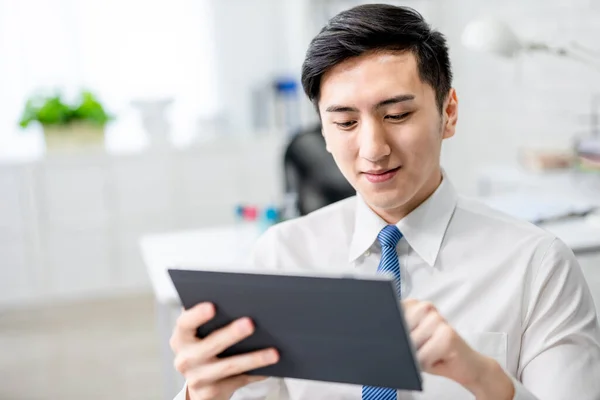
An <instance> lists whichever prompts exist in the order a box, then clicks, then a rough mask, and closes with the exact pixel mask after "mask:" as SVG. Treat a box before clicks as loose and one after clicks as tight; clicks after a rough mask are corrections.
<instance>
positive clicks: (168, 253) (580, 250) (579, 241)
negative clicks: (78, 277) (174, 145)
mask: <svg viewBox="0 0 600 400" xmlns="http://www.w3.org/2000/svg"><path fill="white" fill-rule="evenodd" d="M544 228H545V229H547V230H548V231H550V232H552V233H554V234H555V235H556V236H558V237H560V238H561V239H562V240H563V241H564V242H565V243H566V244H567V245H568V246H570V247H571V248H572V249H573V251H574V252H575V253H576V254H577V256H578V258H579V260H580V263H581V265H582V268H583V269H584V274H585V275H586V279H587V280H588V282H589V284H590V287H591V288H592V291H593V293H594V297H595V302H596V307H597V308H598V309H599V310H600V225H598V226H596V225H594V224H591V223H589V222H587V221H586V220H585V219H575V220H568V221H561V222H554V223H551V224H546V225H544ZM259 234H260V232H259V231H258V230H257V228H256V227H255V226H253V225H240V226H236V225H229V226H220V227H213V228H206V229H200V230H192V231H182V232H172V233H165V234H155V235H148V236H145V237H143V238H142V240H141V243H140V245H141V249H142V255H143V259H144V261H145V263H146V266H147V269H148V274H149V276H150V280H151V283H152V287H153V289H154V293H155V295H156V310H157V324H158V330H159V333H160V347H161V357H162V360H163V368H164V376H165V394H164V396H165V399H172V398H173V397H174V396H175V394H177V392H178V391H179V390H181V387H182V385H183V383H184V380H183V378H182V377H181V376H180V375H179V374H178V373H177V372H176V371H175V370H174V368H173V354H172V352H171V349H170V347H169V338H170V336H171V332H172V328H173V326H174V324H175V320H176V318H177V316H178V315H179V313H180V312H181V306H180V304H179V299H178V296H177V292H176V291H175V288H174V287H173V284H172V282H171V280H170V278H169V276H168V274H167V268H169V267H172V266H177V267H180V268H186V267H190V268H191V267H196V268H203V269H219V270H227V269H228V268H236V269H237V270H239V269H240V267H242V268H243V267H244V266H249V263H248V262H247V256H248V255H249V253H250V251H251V249H252V247H253V244H254V243H255V241H256V239H257V238H258V236H259ZM231 243H237V244H238V246H237V250H233V251H232V249H231Z"/></svg>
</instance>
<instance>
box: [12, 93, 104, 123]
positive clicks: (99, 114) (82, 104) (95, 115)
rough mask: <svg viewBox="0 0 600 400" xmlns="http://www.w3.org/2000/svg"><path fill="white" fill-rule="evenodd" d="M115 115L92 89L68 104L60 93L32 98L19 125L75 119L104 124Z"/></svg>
mask: <svg viewBox="0 0 600 400" xmlns="http://www.w3.org/2000/svg"><path fill="white" fill-rule="evenodd" d="M113 118H114V117H113V116H111V115H109V114H108V113H107V112H106V111H105V110H104V107H103V106H102V104H101V103H100V102H99V101H98V99H97V98H96V97H95V96H94V94H93V93H92V92H90V91H82V92H81V94H80V96H79V98H78V99H77V101H76V102H75V103H74V104H67V103H66V102H65V101H64V100H63V98H62V95H61V94H60V93H57V94H54V95H51V96H43V95H37V96H34V97H32V98H30V99H29V100H28V101H27V103H26V104H25V108H24V110H23V113H22V115H21V120H20V122H19V125H20V126H21V127H23V128H26V127H27V126H28V125H29V124H30V123H32V122H34V121H37V122H39V123H40V124H42V125H66V124H69V123H71V122H74V121H86V122H89V123H91V124H94V125H98V126H103V125H105V124H106V123H107V122H108V121H110V120H111V119H113Z"/></svg>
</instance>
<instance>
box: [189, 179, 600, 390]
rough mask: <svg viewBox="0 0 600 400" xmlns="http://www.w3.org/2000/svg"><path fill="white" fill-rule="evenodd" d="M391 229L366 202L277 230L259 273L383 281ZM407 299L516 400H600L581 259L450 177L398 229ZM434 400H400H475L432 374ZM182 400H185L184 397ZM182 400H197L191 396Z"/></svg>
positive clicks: (347, 203)
mask: <svg viewBox="0 0 600 400" xmlns="http://www.w3.org/2000/svg"><path fill="white" fill-rule="evenodd" d="M385 225H386V223H385V221H383V220H382V219H381V218H380V217H379V216H377V214H375V213H374V212H373V211H371V209H370V208H369V207H368V206H367V205H366V204H365V203H364V201H363V200H362V199H361V198H360V197H359V196H356V197H352V198H350V199H346V200H343V201H341V202H338V203H335V204H333V205H330V206H327V207H325V208H322V209H320V210H318V211H316V212H313V213H312V214H309V215H307V216H305V217H301V218H298V219H295V220H292V221H287V222H284V223H281V224H278V225H276V226H274V227H272V228H271V229H270V230H269V231H267V232H266V233H265V234H264V235H263V236H262V237H261V238H260V239H259V242H258V243H257V246H256V249H255V252H254V257H253V262H254V264H255V265H256V266H257V267H259V268H261V269H262V268H268V269H274V270H281V269H285V270H286V271H292V272H293V271H294V270H296V271H302V272H306V270H318V271H323V269H326V271H327V272H334V273H337V272H340V273H348V271H354V272H359V273H362V272H366V273H373V274H375V273H376V271H377V266H378V263H379V259H380V247H379V244H378V243H377V240H376V237H377V234H378V233H379V231H380V230H381V229H382V228H383V227H384V226H385ZM397 226H398V228H399V229H400V232H402V234H403V236H404V237H403V238H402V240H401V241H400V243H399V244H398V248H397V250H398V256H399V260H400V268H401V275H402V298H404V299H406V298H415V299H419V300H427V301H430V302H432V303H433V304H435V306H436V307H437V308H438V310H439V312H440V313H441V315H442V316H443V317H444V318H445V319H446V320H447V321H448V322H449V323H450V324H451V325H452V326H453V327H454V329H455V330H456V331H457V332H458V333H459V334H460V335H461V336H462V337H463V338H464V339H465V340H466V341H467V343H469V344H470V345H471V347H472V348H474V349H475V350H476V351H478V352H480V353H482V354H485V355H487V356H489V357H492V358H494V359H495V360H496V361H497V362H498V363H499V364H500V365H501V366H502V367H503V368H504V369H505V371H506V372H507V373H508V374H510V376H511V377H512V379H513V382H514V384H515V388H516V396H515V399H519V400H525V399H527V400H529V399H540V400H565V399H577V400H598V399H600V327H599V325H598V319H597V315H596V310H595V309H594V304H593V301H592V297H591V294H590V291H589V289H588V286H587V285H586V282H585V280H584V277H583V274H582V272H581V269H580V267H579V264H578V263H577V260H576V259H575V257H574V255H573V253H572V252H571V250H570V249H569V248H567V247H566V246H565V245H564V244H563V243H562V242H561V241H560V240H558V239H557V238H556V237H554V236H553V235H552V234H550V233H548V232H546V231H544V230H542V229H540V228H539V227H536V226H534V225H532V224H529V223H527V222H522V221H519V220H515V219H513V218H511V217H508V216H506V215H504V214H502V213H500V212H497V211H494V210H492V209H490V208H488V207H486V206H484V205H483V204H481V203H479V202H476V201H473V200H468V199H465V198H462V197H459V196H457V194H456V192H455V190H454V188H453V186H452V184H451V183H450V181H449V180H448V179H447V177H446V176H444V180H443V182H442V184H441V185H440V186H439V187H438V189H437V190H436V192H435V193H434V194H433V195H432V196H431V197H430V198H429V199H427V200H426V201H425V202H424V203H423V204H421V205H420V206H419V207H418V208H417V209H415V210H414V211H413V212H412V213H410V214H409V215H407V216H406V217H405V218H404V219H402V220H401V221H400V222H399V223H398V224H397ZM423 389H424V390H423V392H404V391H399V392H398V399H399V400H403V399H414V400H417V399H427V400H429V399H431V400H433V399H435V400H439V399H452V400H460V399H473V398H474V396H473V395H471V393H470V392H468V391H467V390H466V389H464V388H463V387H462V386H460V385H459V384H457V383H455V382H453V381H451V380H449V379H446V378H442V377H438V376H433V375H429V374H423ZM179 396H181V397H179ZM179 396H178V397H179V398H181V399H185V390H184V391H182V393H181V394H180V395H179ZM266 398H275V399H281V400H342V399H343V400H351V399H356V400H360V399H361V387H360V386H357V385H348V384H336V383H327V382H315V381H306V380H298V379H280V378H269V379H267V380H265V381H262V382H258V383H254V384H251V385H249V386H247V387H245V388H242V389H240V390H238V391H237V392H236V393H235V394H234V395H233V397H232V399H234V400H259V399H260V400H263V399H266Z"/></svg>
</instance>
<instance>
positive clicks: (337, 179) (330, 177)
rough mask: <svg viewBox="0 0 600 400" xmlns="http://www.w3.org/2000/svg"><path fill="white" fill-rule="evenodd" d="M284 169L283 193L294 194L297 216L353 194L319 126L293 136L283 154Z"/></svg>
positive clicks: (352, 189)
mask: <svg viewBox="0 0 600 400" xmlns="http://www.w3.org/2000/svg"><path fill="white" fill-rule="evenodd" d="M284 167H285V183H286V191H287V192H288V193H295V194H296V195H297V204H296V205H297V210H298V212H299V214H300V215H306V214H308V213H310V212H312V211H315V210H317V209H319V208H321V207H324V206H326V205H329V204H332V203H335V202H336V201H339V200H343V199H345V198H347V197H350V196H354V195H355V194H356V191H355V190H354V188H353V187H352V186H351V185H350V184H349V183H348V181H347V180H346V178H344V176H343V175H342V173H341V172H340V170H339V169H338V167H337V165H336V164H335V161H334V159H333V157H332V156H331V154H329V153H328V152H327V149H326V147H325V139H324V138H323V135H322V134H321V126H320V125H319V126H316V127H314V128H312V129H307V130H304V131H302V132H300V133H298V134H297V135H296V136H294V138H293V139H292V140H291V141H290V143H289V144H288V147H287V149H286V152H285V155H284Z"/></svg>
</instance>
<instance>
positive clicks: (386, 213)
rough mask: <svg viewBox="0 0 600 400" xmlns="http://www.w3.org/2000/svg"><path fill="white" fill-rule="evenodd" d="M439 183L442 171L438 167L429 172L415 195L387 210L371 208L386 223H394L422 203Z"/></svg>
mask: <svg viewBox="0 0 600 400" xmlns="http://www.w3.org/2000/svg"><path fill="white" fill-rule="evenodd" d="M441 183H442V171H441V170H440V169H439V168H438V169H436V171H435V172H434V173H433V174H431V177H429V178H428V179H427V181H426V182H425V183H424V184H423V186H421V188H420V189H419V190H418V191H417V193H415V195H414V196H413V197H411V198H410V200H408V201H407V202H406V203H404V204H403V205H401V206H400V207H397V208H394V209H389V210H378V209H373V211H374V212H375V213H376V214H377V215H379V216H380V217H381V218H382V219H383V220H384V221H385V222H387V223H388V224H392V225H395V224H397V223H398V222H399V221H400V220H401V219H402V218H404V217H406V216H407V215H408V214H410V213H411V212H412V211H413V210H414V209H416V208H417V207H419V206H420V205H421V204H423V203H424V202H425V200H427V199H428V198H429V197H430V196H431V195H432V194H433V193H434V192H435V191H436V190H437V188H438V186H440V184H441Z"/></svg>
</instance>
